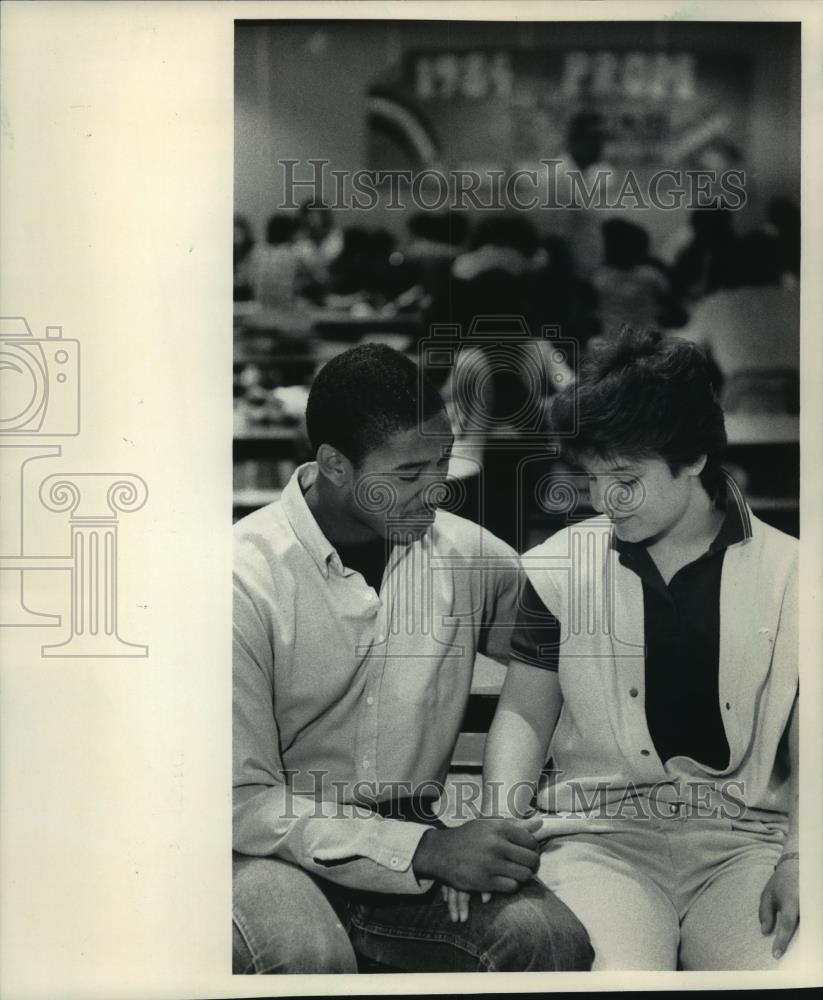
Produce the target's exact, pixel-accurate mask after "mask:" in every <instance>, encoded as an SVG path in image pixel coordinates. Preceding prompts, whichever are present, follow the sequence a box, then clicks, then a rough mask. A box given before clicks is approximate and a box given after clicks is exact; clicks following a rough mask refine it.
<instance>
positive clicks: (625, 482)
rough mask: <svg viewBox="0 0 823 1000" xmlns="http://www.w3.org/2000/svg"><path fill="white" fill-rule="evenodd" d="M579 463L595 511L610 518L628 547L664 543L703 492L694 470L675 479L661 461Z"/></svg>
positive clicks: (591, 459) (594, 460) (592, 460)
mask: <svg viewBox="0 0 823 1000" xmlns="http://www.w3.org/2000/svg"><path fill="white" fill-rule="evenodd" d="M580 464H581V465H582V467H583V469H584V471H585V472H586V474H587V475H588V477H589V489H590V491H591V502H592V506H593V507H594V509H595V510H596V511H598V513H602V514H606V515H608V517H610V518H611V520H612V522H613V523H614V529H615V532H616V533H617V537H618V538H619V539H620V540H621V541H624V542H653V541H659V540H661V539H662V538H664V537H665V536H666V535H668V534H669V533H670V532H671V530H672V529H673V528H675V527H676V526H677V525H678V524H679V523H680V521H681V519H682V518H683V516H684V515H685V513H686V511H687V510H688V508H689V505H690V503H691V501H692V499H693V498H694V496H695V490H696V489H697V488H698V487H700V480H699V478H698V475H697V474H695V473H694V471H689V469H682V470H681V471H680V472H679V473H678V474H677V475H676V476H675V475H672V472H671V470H670V469H669V466H668V465H667V464H666V462H664V461H663V459H661V458H644V459H638V458H625V459H621V458H617V459H613V460H604V459H600V458H595V457H593V456H586V457H585V458H584V459H583V460H582V461H581V463H580ZM690 468H691V467H690Z"/></svg>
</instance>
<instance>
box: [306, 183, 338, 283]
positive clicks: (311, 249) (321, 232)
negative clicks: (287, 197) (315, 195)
mask: <svg viewBox="0 0 823 1000" xmlns="http://www.w3.org/2000/svg"><path fill="white" fill-rule="evenodd" d="M295 246H296V247H297V251H298V254H299V255H300V259H301V260H302V261H303V264H304V266H305V267H306V269H307V270H308V272H309V274H310V275H311V277H312V280H313V281H314V282H315V284H316V285H317V286H319V287H320V288H326V287H328V284H329V268H330V266H331V264H332V262H333V261H334V260H336V259H337V257H338V255H339V254H340V251H341V250H342V249H343V230H342V229H341V228H340V226H338V225H336V224H335V221H334V213H333V212H332V210H331V209H330V208H329V207H328V205H324V204H323V203H322V202H315V201H312V200H311V199H307V200H306V201H304V202H303V203H302V204H301V205H300V208H299V209H298V212H297V234H296V238H295Z"/></svg>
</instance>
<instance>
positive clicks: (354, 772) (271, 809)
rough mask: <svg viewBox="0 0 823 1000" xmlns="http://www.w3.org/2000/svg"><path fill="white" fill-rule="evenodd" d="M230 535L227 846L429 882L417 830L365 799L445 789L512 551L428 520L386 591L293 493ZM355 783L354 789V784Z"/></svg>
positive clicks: (495, 623) (508, 622)
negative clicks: (421, 871)
mask: <svg viewBox="0 0 823 1000" xmlns="http://www.w3.org/2000/svg"><path fill="white" fill-rule="evenodd" d="M316 475H317V469H316V466H315V465H314V463H309V464H308V465H305V466H301V468H300V469H298V470H297V472H296V473H295V474H294V476H293V477H292V479H291V480H290V481H289V483H288V485H287V486H286V488H285V490H284V491H283V496H282V499H281V500H280V501H278V502H276V503H273V504H270V505H269V506H267V507H264V508H263V509H261V510H259V511H256V512H255V513H254V514H251V515H249V516H248V517H246V518H244V519H242V520H241V521H239V522H238V523H237V525H236V526H235V574H234V665H233V666H234V733H233V735H234V848H235V850H237V851H239V852H241V853H245V854H253V855H275V856H278V857H281V858H283V859H285V860H288V861H291V862H293V863H295V864H298V865H300V866H301V867H303V868H306V869H307V870H309V871H311V872H314V873H316V874H319V875H322V876H323V877H325V878H327V879H330V880H333V881H335V882H338V883H340V884H343V885H348V886H350V887H356V888H364V889H372V890H376V891H385V892H420V891H423V890H424V889H425V888H427V886H428V884H430V883H426V882H425V881H423V882H420V881H418V880H417V878H416V877H415V875H414V871H413V869H412V866H411V862H412V859H413V857H414V853H415V851H416V849H417V846H418V844H419V841H420V838H421V837H422V835H423V833H424V832H425V830H426V827H425V826H424V825H423V824H420V823H413V822H403V821H400V820H396V819H390V818H384V817H381V816H379V815H377V814H376V813H374V812H373V811H368V812H366V811H365V810H364V809H363V804H366V803H368V804H371V805H373V804H374V803H375V802H380V801H386V800H387V799H390V798H395V797H406V796H410V795H416V794H422V793H424V792H425V791H426V790H427V789H428V790H429V794H433V793H434V791H436V787H437V785H438V784H442V782H443V781H444V780H445V777H446V773H447V770H448V765H449V761H450V759H451V755H452V753H453V750H454V745H455V742H456V740H457V736H458V734H459V730H460V724H461V721H462V718H463V713H464V711H465V707H466V702H467V699H468V696H469V691H470V687H471V679H472V671H473V667H474V660H475V656H476V654H477V652H478V651H482V652H484V653H486V654H487V655H489V656H492V657H494V658H495V659H497V660H499V661H500V662H503V663H505V662H507V661H508V655H509V643H510V638H511V629H512V625H513V620H514V615H515V605H516V597H517V591H518V585H519V564H518V560H517V556H516V554H515V552H514V551H513V550H512V549H511V548H509V546H507V545H506V544H505V543H503V542H501V541H500V540H499V539H497V538H495V537H494V536H493V535H491V534H489V533H488V532H487V531H485V530H484V529H483V528H481V527H479V526H478V525H476V524H473V523H472V522H470V521H466V520H463V519H462V518H458V517H455V516H454V515H451V514H448V513H446V512H443V511H438V513H437V515H436V517H435V520H434V523H433V525H432V526H431V528H430V529H429V530H428V531H427V532H426V533H425V534H424V535H423V536H422V538H420V539H418V540H417V541H414V542H413V543H411V544H409V545H397V546H395V548H394V549H393V551H392V553H391V556H390V558H389V561H388V564H387V566H386V571H385V573H384V576H383V581H382V585H381V588H380V594H379V595H378V594H377V593H375V591H374V589H373V588H372V587H370V586H369V585H368V584H367V583H366V581H365V580H364V579H363V577H362V576H361V575H360V573H358V572H356V571H354V570H351V569H348V568H346V567H345V566H344V565H343V564H342V562H341V561H340V558H339V556H338V554H337V552H336V551H335V549H334V547H333V546H332V545H331V543H330V542H329V541H328V539H327V538H326V537H325V536H324V535H323V533H322V532H321V531H320V528H319V527H318V525H317V523H316V521H315V520H314V518H313V516H312V514H311V512H310V510H309V508H308V506H307V504H306V501H305V499H304V496H303V491H304V490H305V489H306V488H308V486H309V484H310V483H311V482H312V480H313V478H314V477H315V476H316ZM358 783H360V784H359V785H358Z"/></svg>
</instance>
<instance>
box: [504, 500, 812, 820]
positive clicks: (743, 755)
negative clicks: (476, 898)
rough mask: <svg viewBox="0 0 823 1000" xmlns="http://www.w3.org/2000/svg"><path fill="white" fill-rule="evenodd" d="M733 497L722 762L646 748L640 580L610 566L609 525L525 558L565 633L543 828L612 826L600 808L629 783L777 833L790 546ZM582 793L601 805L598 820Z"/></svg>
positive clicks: (782, 798)
mask: <svg viewBox="0 0 823 1000" xmlns="http://www.w3.org/2000/svg"><path fill="white" fill-rule="evenodd" d="M730 502H737V503H738V504H740V505H741V514H742V515H743V522H744V525H745V528H746V537H745V538H744V540H742V541H740V542H738V543H736V544H733V545H731V546H729V548H728V549H727V550H726V553H725V556H724V560H723V570H722V576H721V585H720V665H719V670H720V676H719V687H720V710H721V714H722V717H723V721H724V724H725V728H726V736H727V738H728V742H729V748H730V760H729V765H728V767H727V768H725V769H724V770H722V771H718V770H714V769H712V768H709V767H705V766H703V765H701V764H699V763H697V762H696V761H694V760H692V759H691V758H689V757H684V756H678V757H674V758H671V759H670V760H669V761H668V762H667V763H666V764H665V765H664V764H663V763H662V761H661V760H660V758H659V757H658V755H657V753H656V751H655V748H654V744H653V742H652V740H651V737H650V735H649V730H648V726H647V724H646V713H645V698H644V686H645V685H644V677H645V658H644V625H643V585H642V582H641V580H640V578H639V577H638V576H637V575H636V574H635V573H634V572H633V571H632V570H630V569H628V568H627V567H625V566H623V565H622V564H621V563H620V561H619V556H618V553H617V551H616V550H615V549H614V548H613V546H612V527H611V524H610V522H609V520H608V519H607V518H605V517H595V518H591V519H589V520H586V521H583V522H580V523H579V524H576V525H572V526H571V527H568V528H565V529H564V530H562V531H560V532H558V533H557V534H555V535H553V536H552V537H551V538H549V539H548V540H547V541H545V542H543V543H542V544H541V545H538V546H536V547H535V548H533V549H531V550H530V551H529V552H527V553H526V554H525V555H524V556H523V557H522V558H523V565H524V568H525V570H526V572H527V574H528V577H529V579H530V580H531V582H532V585H533V586H534V588H535V590H536V591H537V593H538V594H539V596H540V597H541V598H542V600H543V602H544V603H545V605H546V607H547V608H549V609H550V610H551V611H552V613H553V614H554V615H555V616H556V617H557V618H558V619H559V621H560V623H561V630H562V631H561V635H562V639H561V642H562V645H561V648H560V657H559V681H560V686H561V690H562V694H563V707H562V710H561V714H560V718H559V720H558V723H557V727H556V729H555V732H554V737H553V739H552V743H551V749H550V752H551V757H552V762H553V768H554V769H555V770H554V773H552V774H551V775H550V776H549V777H548V778H547V779H546V780H545V781H544V782H543V784H542V785H541V789H540V791H539V793H538V804H539V806H540V808H541V809H542V810H543V811H544V812H545V813H547V814H548V815H549V817H552V816H556V817H557V819H558V820H559V823H556V824H553V823H552V822H551V821H549V822H548V825H547V828H546V830H545V831H544V833H546V834H548V833H556V834H560V833H572V832H577V831H578V830H582V829H585V830H595V829H597V830H600V829H614V828H615V827H614V820H613V818H610V816H609V815H608V814H610V813H613V812H614V811H615V810H614V807H615V804H616V803H619V802H620V801H622V802H624V803H625V802H626V801H627V799H628V798H630V797H631V795H633V794H634V793H635V792H637V793H639V794H640V795H641V796H643V795H646V796H648V795H654V796H655V801H657V802H659V801H661V800H662V801H664V802H665V803H666V805H667V807H668V808H670V810H671V814H672V815H675V814H677V807H676V806H675V805H670V804H669V803H670V802H675V801H678V802H683V801H684V800H685V801H686V802H687V803H691V805H692V807H694V803H695V798H694V796H695V795H699V796H700V801H701V802H702V803H706V802H707V801H708V802H710V803H711V806H712V808H714V809H720V810H721V811H722V815H723V816H724V817H725V818H727V819H728V820H729V822H731V825H732V826H733V827H742V828H747V829H752V828H755V829H759V830H761V831H762V832H764V833H773V834H774V836H776V837H778V836H781V837H782V836H783V832H784V831H785V828H786V817H787V812H788V805H789V782H788V775H787V770H788V769H787V761H788V757H787V746H786V742H785V739H784V736H785V733H786V729H787V723H788V719H789V715H790V713H791V710H792V706H793V703H794V699H795V696H796V693H797V685H798V676H797V659H798V631H797V629H798V623H797V553H798V543H797V540H796V539H794V538H791V537H790V536H788V535H785V534H783V533H782V532H780V531H777V530H776V529H775V528H772V527H770V526H769V525H766V524H764V523H763V522H762V521H760V520H759V519H757V518H756V517H754V516H752V515H751V512H750V511H749V509H748V507H747V506H746V505H745V502H744V501H743V499H742V497H741V496H740V495H739V493H738V492H737V491H736V490H735V492H734V494H733V495H732V496H730ZM633 692H634V693H633ZM644 751H645V752H644ZM729 783H732V784H729ZM584 801H588V802H592V801H596V802H597V803H599V805H600V806H602V807H604V808H601V809H600V810H599V811H596V812H597V816H596V817H595V816H594V812H595V811H592V810H591V809H586V808H583V807H582V806H581V803H583V802H584ZM647 801H648V800H647ZM610 806H611V808H610ZM681 808H682V807H681ZM686 808H687V810H688V806H687V807H686ZM569 812H571V813H573V814H574V815H573V816H571V817H570V816H569ZM581 813H582V814H583V815H581ZM604 814H606V815H604ZM680 814H681V815H682V814H683V813H680ZM623 815H624V816H626V815H629V816H631V815H633V813H632V812H631V811H629V812H626V811H625V810H624V811H623ZM561 817H562V819H561ZM624 822H625V820H624Z"/></svg>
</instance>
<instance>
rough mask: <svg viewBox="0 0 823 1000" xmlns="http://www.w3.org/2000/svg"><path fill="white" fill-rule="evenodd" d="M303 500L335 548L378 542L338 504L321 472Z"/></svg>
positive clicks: (369, 530) (372, 534) (368, 530)
mask: <svg viewBox="0 0 823 1000" xmlns="http://www.w3.org/2000/svg"><path fill="white" fill-rule="evenodd" d="M303 498H304V499H305V501H306V505H307V507H308V508H309V510H310V511H311V514H312V517H313V518H314V519H315V521H316V522H317V526H318V528H320V530H321V531H322V532H323V534H324V535H325V536H326V538H328V540H329V541H330V542H331V544H332V545H333V546H335V548H336V547H337V546H340V545H342V546H348V545H363V544H366V543H367V542H374V541H376V540H377V538H378V536H377V535H375V533H374V532H373V531H372V530H371V529H370V528H368V527H367V526H366V525H363V524H360V523H359V522H358V521H355V520H354V518H352V517H351V516H350V515H349V514H348V512H347V511H346V510H345V509H344V508H343V506H342V505H341V504H338V503H337V502H336V498H335V497H334V495H333V493H331V492H330V491H329V487H328V484H326V483H325V481H324V480H323V477H322V475H321V474H320V472H318V473H317V477H316V478H315V480H314V482H313V483H312V484H311V485H310V486H309V487H308V489H306V491H305V492H304V493H303Z"/></svg>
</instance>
